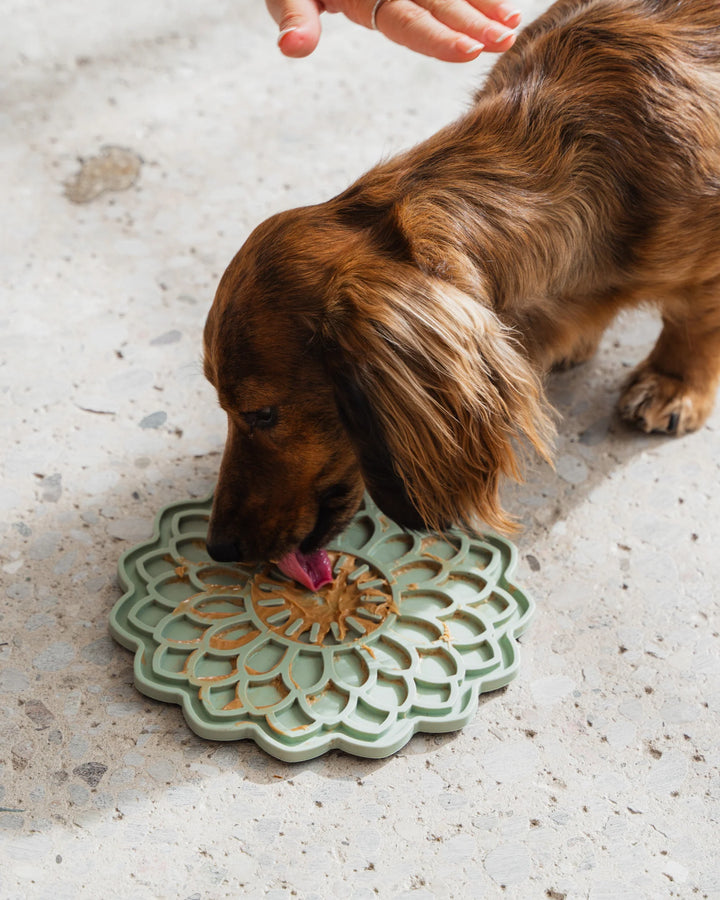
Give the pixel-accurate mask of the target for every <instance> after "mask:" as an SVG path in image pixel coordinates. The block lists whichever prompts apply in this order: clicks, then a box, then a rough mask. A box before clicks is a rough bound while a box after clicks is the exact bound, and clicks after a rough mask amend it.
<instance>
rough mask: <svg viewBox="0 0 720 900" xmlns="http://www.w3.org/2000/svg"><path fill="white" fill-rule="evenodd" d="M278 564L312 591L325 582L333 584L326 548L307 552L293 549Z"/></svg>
mask: <svg viewBox="0 0 720 900" xmlns="http://www.w3.org/2000/svg"><path fill="white" fill-rule="evenodd" d="M277 566H278V569H280V571H281V572H283V573H284V574H285V575H287V576H288V578H293V579H294V580H295V581H299V582H300V584H302V585H304V586H305V587H306V588H308V590H310V591H317V590H318V588H321V587H322V586H323V585H324V584H331V583H332V581H333V574H332V566H331V565H330V557H329V556H328V555H327V553H326V552H325V551H324V550H315V551H314V552H313V553H307V554H305V553H301V552H300V551H299V550H293V552H292V553H288V554H287V556H283V558H282V559H281V560H280V562H279V563H278V564H277Z"/></svg>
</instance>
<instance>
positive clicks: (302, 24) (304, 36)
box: [265, 0, 323, 57]
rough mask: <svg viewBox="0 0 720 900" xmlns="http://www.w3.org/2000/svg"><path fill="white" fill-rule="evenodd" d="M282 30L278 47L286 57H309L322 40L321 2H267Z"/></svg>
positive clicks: (301, 0) (299, 0)
mask: <svg viewBox="0 0 720 900" xmlns="http://www.w3.org/2000/svg"><path fill="white" fill-rule="evenodd" d="M265 5H266V6H267V8H268V12H269V13H270V15H271V16H272V17H273V19H275V21H276V22H277V24H278V27H279V29H280V33H279V35H278V47H280V50H281V52H282V53H284V54H285V56H293V57H301V56H308V55H309V54H310V53H312V52H313V50H314V49H315V48H316V47H317V45H318V41H319V40H320V13H321V11H322V9H323V5H322V3H321V2H320V0H265Z"/></svg>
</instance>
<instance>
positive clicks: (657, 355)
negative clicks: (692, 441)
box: [618, 279, 720, 435]
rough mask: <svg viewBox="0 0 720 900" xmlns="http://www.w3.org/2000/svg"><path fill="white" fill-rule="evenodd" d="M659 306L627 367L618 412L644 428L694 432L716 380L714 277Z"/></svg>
mask: <svg viewBox="0 0 720 900" xmlns="http://www.w3.org/2000/svg"><path fill="white" fill-rule="evenodd" d="M683 301H684V302H682V303H678V302H677V301H675V302H673V303H668V304H667V305H665V306H664V308H663V329H662V332H661V333H660V337H659V338H658V341H657V343H656V345H655V347H654V348H653V350H652V353H650V355H649V356H648V358H647V359H646V360H644V362H642V363H640V365H639V366H638V367H637V368H636V369H635V370H634V371H633V373H632V374H631V376H630V378H629V380H628V382H627V384H626V386H625V390H624V393H623V394H622V396H621V398H620V401H619V403H618V409H619V412H620V415H621V416H622V417H623V418H624V419H626V420H627V421H629V422H632V423H633V424H635V425H637V426H638V427H640V428H641V429H642V430H643V431H646V432H664V433H667V434H677V435H681V434H685V433H686V432H688V431H695V430H696V429H697V428H699V427H700V426H701V425H702V424H703V422H704V421H705V420H706V419H707V417H708V416H709V415H710V412H711V411H712V408H713V404H714V401H715V393H716V390H717V387H718V383H719V382H720V279H718V280H717V281H715V282H713V283H712V284H705V285H703V286H702V287H700V288H697V289H695V290H694V291H693V292H692V295H691V296H688V295H687V294H686V295H685V297H684V298H683Z"/></svg>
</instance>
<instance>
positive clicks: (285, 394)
mask: <svg viewBox="0 0 720 900" xmlns="http://www.w3.org/2000/svg"><path fill="white" fill-rule="evenodd" d="M643 302H653V303H655V304H657V305H658V306H659V307H660V311H661V313H662V318H663V328H662V333H661V334H660V337H659V339H658V341H657V344H656V345H655V347H654V349H653V350H652V352H651V353H650V355H649V356H648V357H647V359H646V360H644V361H643V362H641V363H640V364H639V366H638V367H637V368H636V369H635V370H634V372H633V374H632V376H631V377H630V379H629V382H628V383H627V385H626V387H625V389H624V393H623V394H622V396H621V398H620V401H619V410H620V414H621V415H622V417H623V418H624V419H626V420H628V421H630V422H634V423H636V424H637V425H638V426H639V427H640V428H641V429H643V430H644V431H648V432H651V431H658V432H666V433H671V434H678V435H680V434H684V433H685V432H688V431H692V430H693V429H696V428H698V427H699V426H700V425H702V423H703V422H704V421H705V419H706V418H707V416H708V414H709V413H710V411H711V409H712V406H713V402H714V396H715V391H716V388H717V384H718V380H719V379H720V6H719V5H718V2H717V0H560V2H559V3H556V4H555V5H554V6H553V7H552V8H551V9H550V10H549V11H548V12H547V13H546V14H545V15H543V16H541V17H540V18H539V19H538V20H537V21H535V22H534V23H532V24H531V25H530V26H529V27H528V28H527V29H526V30H525V31H524V32H523V33H522V34H521V35H520V37H519V39H518V41H517V43H516V45H515V46H514V47H513V49H512V50H510V51H508V52H507V53H505V55H504V56H503V57H502V58H501V60H500V61H499V62H498V63H497V65H496V66H495V67H494V69H493V70H492V72H491V74H490V76H489V78H488V79H487V82H486V84H485V86H484V87H483V89H482V90H481V91H480V92H479V93H478V94H477V96H476V98H475V102H474V104H473V105H472V107H471V109H470V110H469V112H468V113H467V114H466V115H465V116H464V117H463V118H461V119H460V120H459V121H458V122H456V123H455V124H454V125H450V126H449V127H447V128H445V129H444V130H442V131H440V132H439V133H438V134H436V135H435V136H434V137H432V138H430V140H428V141H426V142H425V143H423V144H420V145H419V146H418V147H416V148H414V149H412V150H410V151H409V152H407V153H404V154H402V155H401V156H398V157H397V158H395V159H392V160H390V161H389V162H386V163H383V164H382V165H379V166H378V167H376V168H374V169H372V170H371V171H370V172H368V173H367V174H366V175H364V176H363V177H362V178H360V179H359V180H358V181H357V182H356V183H355V184H354V185H353V186H352V187H350V188H349V189H348V190H346V191H344V192H343V193H342V194H340V195H339V196H337V197H335V198H334V199H332V200H330V201H329V202H327V203H322V204H320V205H318V206H311V207H307V208H303V209H296V210H292V211H290V212H285V213H281V214H280V215H277V216H274V217H273V218H271V219H270V220H268V221H267V222H265V223H264V224H262V225H260V226H259V227H258V228H257V229H256V230H255V232H254V233H253V234H252V235H251V236H250V238H249V239H248V241H247V243H246V244H245V246H244V247H243V248H242V249H241V250H240V252H239V253H238V255H237V256H236V257H235V259H234V260H233V261H232V263H231V264H230V266H229V268H228V269H227V271H226V272H225V274H224V276H223V278H222V280H221V282H220V285H219V288H218V291H217V296H216V298H215V302H214V305H213V307H212V309H211V311H210V314H209V317H208V320H207V326H206V328H205V371H206V374H207V377H208V378H209V379H210V381H211V382H212V383H213V384H214V386H215V387H216V389H217V392H218V396H219V400H220V404H221V406H222V407H223V409H225V410H226V412H227V414H228V423H229V431H228V438H227V444H226V447H225V452H224V456H223V459H222V465H221V469H220V477H219V481H218V485H217V492H216V495H215V501H214V507H213V513H212V518H211V522H210V529H209V535H208V548H209V551H210V553H211V554H212V555H213V556H214V557H215V558H216V559H219V560H265V559H274V560H280V561H281V563H282V565H281V567H282V568H284V570H285V571H287V572H289V573H290V574H293V575H295V577H297V578H299V579H300V580H303V581H305V583H307V584H315V583H317V582H318V580H319V577H322V575H320V576H318V573H317V572H313V571H312V570H313V569H314V568H318V567H319V568H322V565H323V563H322V556H323V554H322V553H317V552H315V551H318V550H321V548H322V547H323V546H324V545H325V544H326V543H327V541H328V540H329V539H330V538H331V537H332V536H334V535H335V534H336V533H337V532H338V531H339V530H340V529H342V528H343V527H344V525H346V523H347V522H348V520H349V519H350V517H351V516H352V515H353V513H354V512H355V510H356V509H357V507H358V505H359V503H360V499H361V496H362V493H363V490H364V489H365V488H367V490H368V491H369V492H370V494H371V495H372V497H373V498H374V499H375V501H376V502H377V504H378V505H379V506H380V508H381V509H382V510H383V511H384V512H386V513H387V514H388V515H389V516H390V517H391V518H393V519H395V520H396V521H397V522H398V523H400V524H401V525H404V526H406V527H408V528H413V529H414V528H420V527H422V528H430V529H440V530H442V529H444V528H446V527H447V526H448V525H450V524H463V523H469V522H478V520H479V521H480V522H484V523H486V524H487V525H489V526H492V527H494V528H499V529H507V528H508V527H509V526H510V525H511V520H510V519H509V517H508V516H507V515H506V514H505V513H504V512H503V510H502V509H501V507H500V504H499V501H498V483H499V480H500V479H501V476H506V475H509V476H515V477H518V476H519V461H518V449H519V448H520V447H522V446H523V445H526V446H527V445H528V444H529V445H532V447H534V448H535V450H536V451H538V452H539V453H540V454H541V456H544V457H547V456H548V455H549V449H548V447H549V443H550V440H551V437H552V430H553V429H552V425H551V420H550V417H549V413H548V408H547V404H546V401H545V400H544V396H543V389H542V381H541V379H542V376H543V375H544V373H546V372H547V371H548V370H549V369H551V368H552V367H553V366H556V365H559V364H571V363H575V362H581V361H582V360H585V359H587V358H588V357H590V356H591V355H592V353H593V352H594V350H595V348H596V346H597V344H598V341H599V339H600V336H601V334H602V332H603V330H604V329H605V328H606V326H607V325H608V324H609V323H610V321H611V320H612V319H613V317H614V316H615V315H616V313H617V312H618V311H619V310H620V309H622V308H624V307H628V306H634V305H638V304H640V303H643ZM301 568H305V569H308V570H310V574H307V575H306V576H303V574H302V573H301V572H300V569H301Z"/></svg>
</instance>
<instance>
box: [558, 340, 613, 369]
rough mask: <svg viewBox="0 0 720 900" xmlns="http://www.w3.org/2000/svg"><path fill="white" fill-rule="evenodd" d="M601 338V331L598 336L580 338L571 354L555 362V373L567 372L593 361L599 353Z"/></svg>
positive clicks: (568, 353)
mask: <svg viewBox="0 0 720 900" xmlns="http://www.w3.org/2000/svg"><path fill="white" fill-rule="evenodd" d="M601 338H602V330H599V331H598V332H597V334H589V335H585V336H583V337H582V338H580V339H579V340H578V341H577V343H576V344H574V346H573V347H572V348H571V349H570V351H569V352H567V353H565V354H564V355H563V356H561V357H560V358H559V359H557V360H555V361H554V362H553V365H552V368H553V371H555V372H565V371H566V370H567V369H573V368H574V367H575V366H579V365H582V363H585V362H588V361H589V360H591V359H592V358H593V356H595V354H596V353H597V348H598V345H599V344H600V339H601Z"/></svg>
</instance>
